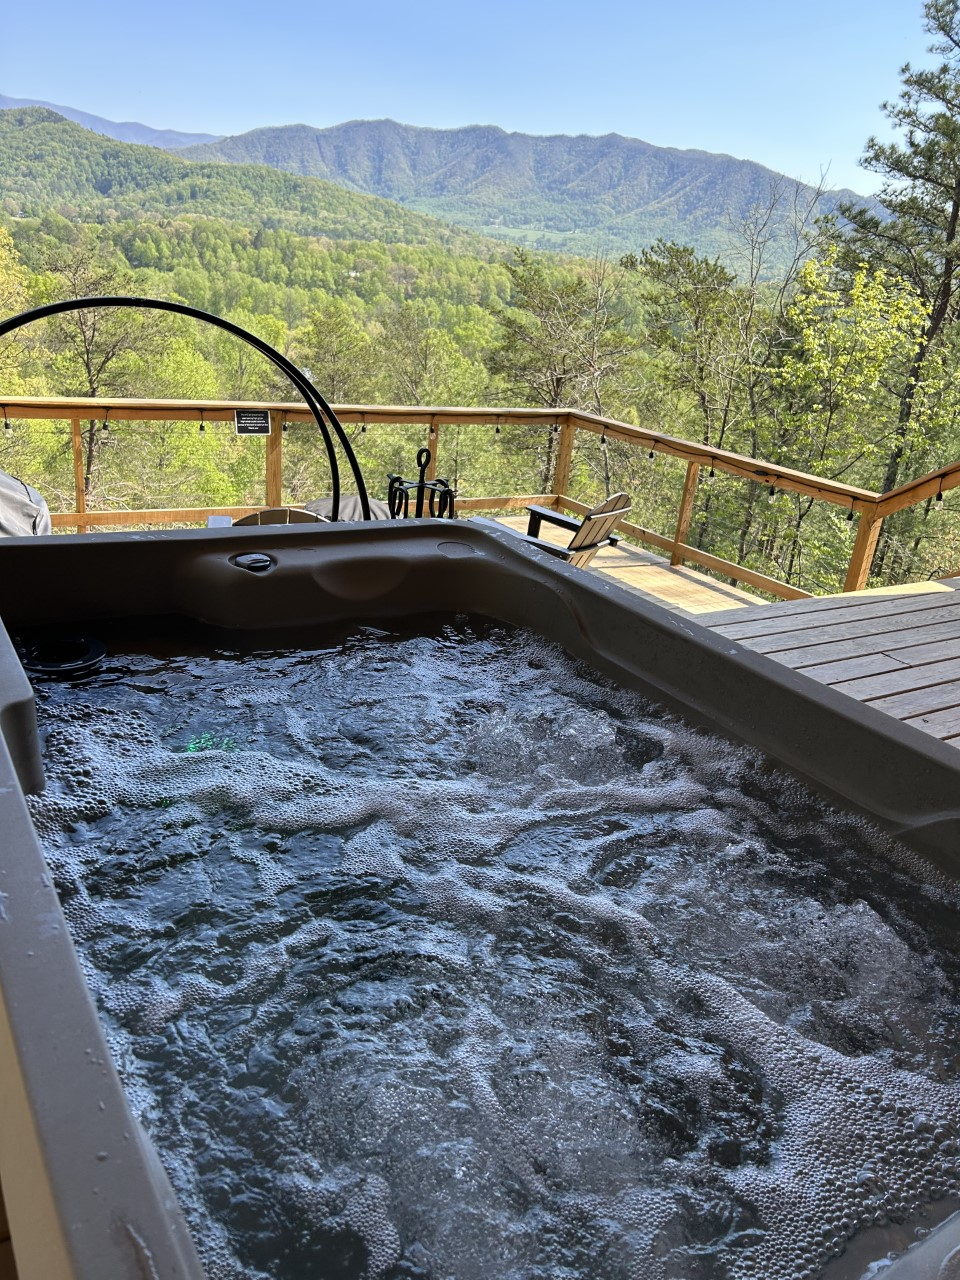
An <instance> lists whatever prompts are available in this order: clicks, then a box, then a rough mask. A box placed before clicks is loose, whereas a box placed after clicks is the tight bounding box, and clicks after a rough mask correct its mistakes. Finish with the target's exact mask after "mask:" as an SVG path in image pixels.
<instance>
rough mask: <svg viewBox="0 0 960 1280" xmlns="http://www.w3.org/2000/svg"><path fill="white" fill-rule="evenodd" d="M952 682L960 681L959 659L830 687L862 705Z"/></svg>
mask: <svg viewBox="0 0 960 1280" xmlns="http://www.w3.org/2000/svg"><path fill="white" fill-rule="evenodd" d="M953 679H958V680H960V658H948V659H947V660H946V661H943V662H928V663H924V664H923V665H919V666H902V667H896V668H894V669H893V670H892V671H885V672H881V673H879V674H871V675H865V676H862V677H860V678H859V679H851V680H838V681H830V683H831V684H833V687H834V688H835V689H839V690H840V692H841V693H848V694H849V695H850V697H851V698H859V699H861V701H864V702H866V701H869V700H871V699H875V698H883V697H887V696H888V695H890V694H894V693H907V692H908V691H909V690H911V689H925V688H930V687H938V688H939V686H940V685H941V684H943V683H946V682H947V681H948V680H953Z"/></svg>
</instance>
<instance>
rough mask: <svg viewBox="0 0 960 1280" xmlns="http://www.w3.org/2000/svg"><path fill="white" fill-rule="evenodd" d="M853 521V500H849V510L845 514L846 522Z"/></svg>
mask: <svg viewBox="0 0 960 1280" xmlns="http://www.w3.org/2000/svg"><path fill="white" fill-rule="evenodd" d="M852 519H853V499H852V498H851V499H850V510H849V511H848V512H847V520H848V521H849V520H852Z"/></svg>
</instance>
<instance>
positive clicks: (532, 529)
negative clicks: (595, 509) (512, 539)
mask: <svg viewBox="0 0 960 1280" xmlns="http://www.w3.org/2000/svg"><path fill="white" fill-rule="evenodd" d="M527 510H528V511H529V512H530V519H529V521H528V522H527V537H528V538H535V537H536V536H537V535H538V534H539V532H540V525H541V523H542V522H543V521H544V520H546V521H547V522H548V523H550V524H556V525H559V526H560V528H561V529H569V531H570V532H571V533H576V531H577V530H578V529H579V528H580V521H579V520H578V519H577V517H576V516H567V515H564V514H563V512H562V511H554V510H553V508H552V507H537V506H533V507H527Z"/></svg>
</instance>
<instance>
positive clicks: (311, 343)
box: [0, 0, 960, 591]
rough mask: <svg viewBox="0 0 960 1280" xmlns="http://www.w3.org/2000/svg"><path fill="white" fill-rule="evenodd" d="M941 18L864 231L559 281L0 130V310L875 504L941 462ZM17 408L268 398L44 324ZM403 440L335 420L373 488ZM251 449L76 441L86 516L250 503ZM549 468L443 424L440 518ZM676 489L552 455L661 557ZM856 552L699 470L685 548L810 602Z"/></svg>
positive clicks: (308, 209) (903, 541)
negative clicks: (30, 309)
mask: <svg viewBox="0 0 960 1280" xmlns="http://www.w3.org/2000/svg"><path fill="white" fill-rule="evenodd" d="M948 19H949V15H947V17H944V12H943V10H942V6H939V5H937V4H935V3H933V0H931V2H930V3H929V4H928V6H927V21H928V27H929V30H930V31H931V33H932V34H933V36H934V37H935V38H936V39H937V40H938V41H940V43H941V45H942V46H943V48H944V49H945V50H946V52H945V62H944V65H943V68H942V69H941V71H940V72H939V73H938V76H939V79H938V78H936V77H934V79H933V80H931V79H930V78H929V76H928V77H927V78H926V79H925V78H922V77H912V75H910V74H905V78H904V94H903V97H902V99H901V100H900V103H899V105H898V106H897V107H896V108H892V109H891V114H892V115H893V124H894V126H895V129H897V130H899V131H900V133H901V134H902V141H901V142H894V143H891V144H889V145H887V144H883V145H881V144H880V143H875V142H872V143H870V144H869V146H868V150H867V157H866V159H867V164H868V166H870V167H872V168H874V169H875V170H876V172H878V173H879V174H880V176H881V178H882V179H883V180H884V183H885V185H884V188H883V190H882V194H881V198H882V200H883V203H884V205H885V206H886V208H887V210H888V211H889V212H887V213H885V214H883V216H882V217H881V216H880V214H879V213H878V212H877V211H876V210H875V209H869V208H864V207H862V206H858V205H856V204H851V205H849V206H845V207H844V210H843V212H844V215H845V218H846V221H845V222H842V223H836V224H830V223H827V224H825V225H824V224H821V225H819V226H815V225H814V222H813V214H814V213H815V211H816V210H815V207H814V206H812V205H811V204H809V203H808V204H806V205H804V204H803V203H802V202H801V203H800V204H799V205H798V206H796V207H794V209H793V215H794V216H793V217H792V219H790V220H788V222H787V223H786V224H785V226H786V230H787V231H788V232H789V234H788V235H786V236H785V238H784V239H783V240H781V242H780V245H779V246H775V245H774V244H773V242H772V240H771V237H770V235H769V219H770V213H771V208H770V204H769V201H760V202H759V203H758V204H757V205H755V206H754V207H753V209H752V210H748V211H747V216H746V217H745V218H744V220H743V222H742V224H741V226H740V227H739V229H738V230H737V233H736V238H735V241H734V242H732V243H733V248H734V249H735V250H736V252H735V254H733V255H732V257H731V258H729V259H728V260H727V262H723V261H720V260H718V258H717V256H716V255H714V254H712V253H705V252H703V250H702V249H700V248H697V247H696V246H691V245H687V244H684V243H682V242H679V241H676V240H667V239H661V240H659V241H657V242H655V243H653V244H652V245H647V246H645V245H644V244H643V243H642V242H639V241H637V242H634V243H633V244H632V245H631V248H630V250H629V251H628V252H626V253H624V254H622V255H612V256H609V257H604V256H602V255H601V256H594V257H591V258H588V259H575V258H570V257H562V256H560V255H555V254H538V253H533V252H530V251H528V250H525V249H523V248H515V249H512V250H511V249H509V248H507V247H498V246H496V245H494V244H492V243H491V242H490V241H489V240H484V239H482V238H480V237H476V236H472V235H470V234H468V233H459V232H455V231H454V230H452V229H451V228H450V227H446V226H443V225H442V224H439V223H437V222H435V221H433V220H431V219H430V218H427V217H424V216H422V215H420V214H417V213H415V212H413V211H411V210H410V209H405V208H402V207H400V206H399V205H396V204H392V203H390V202H389V201H386V200H381V199H376V198H374V197H371V196H366V195H361V194H358V193H355V192H347V191H345V190H343V189H342V188H339V187H336V186H334V185H332V184H329V183H325V182H323V181H321V180H319V179H316V178H312V177H297V176H293V175H289V174H282V173H278V172H276V171H273V170H271V169H269V168H266V167H263V166H255V165H238V166H230V165H224V164H214V163H204V164H198V163H195V162H190V161H187V160H184V159H182V158H181V157H178V156H174V155H170V154H165V153H163V152H160V151H157V150H155V149H151V148H146V147H134V146H127V145H125V144H122V143H119V142H112V141H110V140H109V139H104V138H103V137H99V136H97V135H93V134H90V133H88V132H86V131H84V130H82V129H80V128H79V127H78V126H77V125H75V124H72V123H70V122H68V121H65V120H63V119H61V118H60V117H58V116H56V115H55V114H54V113H51V112H49V111H46V110H44V109H43V108H32V109H27V110H24V111H19V110H18V111H12V112H0V181H2V190H3V201H2V204H0V220H2V222H3V225H2V226H0V312H2V313H4V314H9V313H11V312H14V311H16V310H19V309H21V308H23V307H26V306H28V305H30V304H35V303H38V302H43V301H46V300H48V299H52V298H57V297H83V296H91V295H96V294H117V293H120V294H141V295H152V296H161V297H170V298H179V299H182V300H184V301H186V302H188V303H191V304H192V305H194V306H199V307H201V308H204V309H209V310H211V311H215V312H217V313H219V314H222V315H226V316H229V317H231V318H233V319H234V320H235V321H237V322H238V323H240V324H241V325H244V326H245V327H248V328H251V329H253V330H254V331H256V332H257V333H259V334H261V335H262V336H263V337H264V338H266V339H267V340H268V341H270V342H272V343H273V344H274V345H276V346H278V347H279V348H281V349H282V350H283V351H284V352H286V353H287V354H289V355H290V356H291V357H292V358H293V359H294V360H295V361H296V362H297V363H298V364H299V365H300V366H301V367H303V368H305V369H308V370H309V371H310V374H311V376H312V377H313V379H314V380H315V382H316V383H317V385H318V386H319V387H320V389H321V390H322V391H323V392H324V393H325V394H326V395H327V396H328V397H329V398H330V399H331V400H332V401H333V402H334V403H354V404H363V403H366V404H376V403H403V404H421V405H430V404H447V405H451V404H452V405H456V404H461V405H471V404H501V405H511V406H523V405H536V406H546V407H551V406H557V407H562V406H573V407H581V408H584V409H588V410H591V411H594V412H597V413H602V414H607V415H608V416H611V417H614V418H619V419H621V420H624V421H627V422H633V423H642V424H643V425H646V426H649V427H652V428H655V429H659V430H662V431H664V432H667V433H668V434H672V435H675V436H681V437H686V438H688V439H693V440H697V441H699V442H701V443H702V444H703V445H705V446H706V447H707V448H711V447H712V448H717V449H731V450H734V451H738V452H742V453H746V454H749V455H752V456H754V457H757V458H765V459H769V460H771V461H773V462H777V463H779V464H781V465H784V466H789V467H795V468H797V469H799V470H803V471H810V472H814V473H816V474H819V475H823V476H828V477H831V478H834V479H839V480H843V481H846V482H848V483H851V484H857V485H862V486H864V487H867V488H870V489H881V488H884V489H889V488H891V487H893V486H895V485H897V484H899V483H902V482H903V481H904V480H906V479H908V478H910V477H912V476H917V475H920V474H922V473H924V472H927V471H930V470H933V469H935V468H937V467H939V466H941V465H943V464H945V463H947V462H951V461H953V460H955V459H957V458H958V457H960V306H958V297H957V293H956V289H955V283H954V274H955V271H954V264H955V260H956V253H957V248H958V245H960V241H958V240H957V233H958V227H960V197H958V199H957V201H954V200H953V197H952V196H951V197H946V198H945V197H944V194H943V193H944V192H948V193H951V192H956V191H960V161H958V160H957V156H956V150H955V148H954V146H953V141H952V139H953V136H954V130H955V129H956V128H957V127H960V120H958V121H953V120H952V119H950V118H947V117H946V116H944V115H943V111H942V103H943V102H945V101H955V100H958V99H960V92H958V91H960V57H958V56H957V54H956V52H955V50H956V48H960V27H957V26H956V23H955V22H954V20H953V19H949V21H948ZM945 23H946V27H944V25H943V24H945ZM954 37H956V39H954ZM951 42H952V43H951ZM951 48H952V49H953V52H950V49H951ZM784 245H788V246H790V250H791V252H790V253H789V254H788V255H786V256H784ZM774 253H776V254H777V255H778V256H777V258H776V262H777V264H778V265H777V266H776V267H774V266H773V264H772V255H773V254H774ZM733 259H735V260H736V261H737V262H738V263H739V264H740V266H739V267H738V269H737V270H736V271H735V270H733V269H732V268H731V266H730V265H729V263H730V261H732V260H733ZM29 393H34V394H47V395H60V394H66V395H98V396H108V397H110V396H135V395H144V396H156V397H162V396H173V397H178V398H224V399H227V400H238V399H239V400H242V399H259V398H275V397H279V398H286V397H288V396H289V394H290V393H289V389H288V388H287V387H285V386H282V385H280V384H278V382H277V380H276V377H275V375H274V372H273V370H272V367H271V366H269V365H268V364H267V363H266V362H265V361H263V360H261V359H259V358H258V357H255V356H251V354H250V352H249V351H248V350H247V349H241V348H240V347H239V345H238V344H237V343H236V342H235V341H234V340H232V339H230V338H228V337H227V336H226V335H223V334H221V333H219V332H217V331H213V330H207V329H206V328H205V327H202V326H197V325H196V324H194V323H193V322H190V321H187V320H185V319H181V318H178V317H171V316H167V315H162V316H158V315H156V314H155V313H137V312H129V311H128V312H123V313H114V314H109V313H104V314H103V315H101V316H99V317H98V318H94V317H91V316H89V315H87V316H85V315H84V313H72V314H71V315H70V316H69V317H61V318H60V319H58V320H56V321H49V322H47V323H46V324H45V325H44V326H40V325H37V326H32V327H31V328H30V329H29V330H24V331H21V333H20V334H19V335H17V337H16V339H15V340H14V339H9V340H6V341H4V342H3V343H0V406H2V403H3V401H2V395H3V394H6V395H9V396H14V395H17V394H29ZM10 426H11V430H10V431H9V432H4V433H3V435H2V437H0V467H2V468H4V469H6V470H9V471H12V472H14V473H16V474H21V475H23V476H24V478H26V479H28V480H30V481H31V482H33V483H34V484H36V485H37V486H38V487H39V488H40V489H41V490H42V491H43V492H44V493H46V494H47V495H48V496H49V498H50V500H51V502H52V503H53V505H54V506H57V505H60V506H61V508H69V506H70V505H71V503H72V490H73V473H72V463H71V458H70V449H69V440H68V433H67V428H66V426H65V425H64V424H37V425H34V426H31V427H30V428H29V429H28V428H27V427H26V426H24V425H23V424H21V423H18V422H17V421H16V420H13V421H11V424H10ZM423 438H424V437H423V433H422V432H421V431H413V430H406V429H405V430H393V429H387V428H373V427H371V429H370V430H368V431H366V432H364V431H362V429H361V428H357V430H356V433H355V441H356V444H357V446H358V448H359V449H360V451H361V456H362V458H363V460H364V464H365V466H366V468H367V473H368V475H369V476H370V477H371V487H372V488H373V490H374V492H377V491H378V489H379V488H380V487H381V486H382V483H383V481H384V478H385V476H386V473H387V471H388V470H394V471H397V470H400V471H407V472H409V471H410V469H411V467H412V465H413V458H414V456H415V453H416V450H417V448H418V447H419V446H420V444H421V443H422V442H423ZM258 447H259V445H258V442H256V441H244V440H239V441H238V440H237V439H236V438H235V437H233V436H231V435H230V434H229V433H224V432H222V431H219V430H215V429H208V430H206V431H205V432H201V431H200V430H199V429H198V427H196V426H191V425H189V424H179V423H166V424H164V423H160V424H131V425H129V426H126V425H120V424H115V425H108V428H107V430H104V427H103V424H102V423H98V422H91V423H88V424H87V425H86V427H85V482H86V488H87V496H88V501H89V503H90V505H91V507H96V506H125V507H128V508H131V509H137V508H142V507H149V506H183V505H191V504H201V503H203V504H211V505H225V504H231V503H248V502H256V501H258V500H259V498H260V495H261V494H262V453H259V452H258V451H257V450H258ZM554 451H555V437H554V436H553V435H552V433H551V432H550V431H549V430H546V429H543V430H534V429H532V428H530V429H528V428H521V427H505V428H504V429H503V430H502V431H501V432H499V433H497V432H495V431H494V430H492V429H467V428H463V429H462V430H461V429H459V428H457V429H448V428H445V429H444V433H443V439H442V441H441V448H440V471H441V474H448V475H449V476H450V477H451V479H452V480H454V481H455V482H456V483H457V485H458V486H459V487H460V489H461V491H462V492H463V493H464V494H465V495H467V496H483V495H489V494H496V493H500V494H502V493H517V492H523V493H535V492H543V491H545V490H546V489H547V488H548V486H549V484H550V480H551V474H552V467H553V464H554V460H555V452H554ZM284 452H285V458H286V460H287V467H286V477H287V492H286V496H287V498H288V499H289V500H291V501H302V500H305V499H308V498H311V497H315V496H318V495H319V494H320V493H322V492H323V489H324V487H325V486H326V484H327V479H326V477H325V473H324V466H323V458H322V451H321V450H320V449H319V448H318V446H317V439H316V434H315V433H314V432H310V431H309V430H306V429H303V428H296V429H293V428H292V429H291V431H290V433H289V437H288V439H287V441H286V443H285V447H284ZM682 472H683V468H682V466H681V467H677V466H676V465H671V464H669V463H666V462H664V461H663V460H661V459H659V458H656V459H652V460H651V459H648V458H647V456H646V455H645V454H643V453H642V452H638V451H636V450H628V449H627V448H626V447H625V446H621V445H617V444H616V443H614V442H612V441H610V442H608V443H607V446H606V447H604V446H602V445H601V444H600V442H599V441H594V443H593V444H592V445H589V446H586V447H584V448H582V449H580V450H579V451H578V453H577V455H576V457H575V459H574V468H573V473H572V478H571V492H572V493H573V495H574V496H576V497H580V498H583V499H591V498H595V497H598V496H600V495H602V494H603V493H604V492H610V491H612V490H614V489H620V488H623V489H627V490H628V491H629V492H630V493H631V496H632V499H633V502H634V516H635V518H636V519H637V521H638V523H640V524H643V525H646V526H648V527H650V528H654V529H659V530H660V531H661V532H664V533H671V532H672V527H671V526H672V522H673V520H675V517H676V507H677V500H678V496H679V490H680V486H681V484H682V479H683V475H682ZM952 502H953V495H952V494H950V493H948V494H946V496H945V500H943V501H933V500H931V501H930V502H929V503H928V504H927V506H926V507H925V508H923V507H921V508H919V509H916V510H907V511H904V512H902V513H900V514H899V515H898V516H896V517H894V518H893V519H891V520H889V521H888V522H887V524H886V526H885V531H884V538H883V540H882V542H881V546H880V549H879V552H878V556H877V560H876V562H875V572H876V580H877V581H897V580H903V579H905V578H917V577H924V576H928V575H936V574H938V573H945V572H948V571H949V570H950V569H952V568H955V567H958V566H960V540H958V536H957V534H958V530H957V528H956V525H955V521H954V516H953V511H952ZM855 529H856V522H855V521H848V520H847V519H846V514H845V513H844V512H843V511H842V510H838V509H837V508H830V509H826V508H824V507H823V506H822V504H816V503H813V502H811V501H809V500H807V499H801V498H799V497H797V496H796V495H792V494H789V493H777V492H773V493H770V492H768V491H767V490H766V489H765V488H763V487H762V486H757V485H755V484H752V483H749V482H746V481H743V482H741V481H736V480H732V479H730V478H729V477H722V476H721V475H719V474H718V475H717V476H716V477H715V478H713V479H712V481H711V479H710V478H709V477H707V476H704V478H703V484H702V485H701V489H700V492H699V493H698V496H697V502H696V508H695V512H694V521H693V527H692V532H691V534H690V538H691V540H692V541H693V542H694V543H695V544H696V545H698V546H700V547H702V548H703V549H704V550H706V551H709V552H712V553H714V554H716V555H719V556H724V557H727V558H729V559H732V560H735V561H738V562H739V563H742V564H745V565H748V566H750V567H753V568H757V569H759V570H760V571H762V572H765V573H770V574H772V575H773V576H776V577H779V578H781V579H784V580H787V581H790V582H793V583H795V584H797V585H799V586H801V587H803V588H805V589H807V590H813V591H819V590H829V589H836V588H837V587H838V586H839V585H840V582H841V581H842V576H843V572H844V569H845V566H846V563H847V561H848V559H849V554H850V547H851V538H852V535H853V532H854V531H855Z"/></svg>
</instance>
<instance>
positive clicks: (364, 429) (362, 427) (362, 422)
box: [360, 413, 367, 436]
mask: <svg viewBox="0 0 960 1280" xmlns="http://www.w3.org/2000/svg"><path fill="white" fill-rule="evenodd" d="M366 433H367V415H366V414H365V413H364V414H362V415H361V417H360V434H361V435H362V436H363V435H366Z"/></svg>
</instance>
